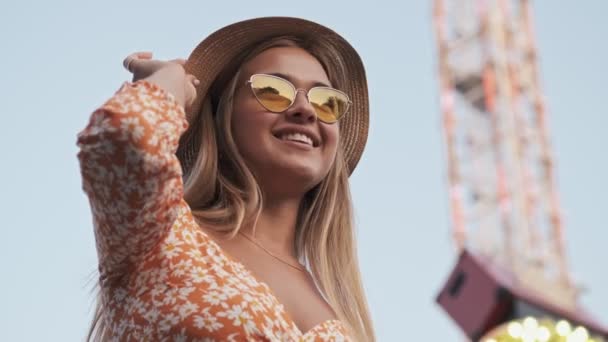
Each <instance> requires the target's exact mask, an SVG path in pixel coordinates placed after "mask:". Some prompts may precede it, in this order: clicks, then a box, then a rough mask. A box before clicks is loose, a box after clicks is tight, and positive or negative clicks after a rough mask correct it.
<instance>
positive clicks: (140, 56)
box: [130, 51, 152, 59]
mask: <svg viewBox="0 0 608 342" xmlns="http://www.w3.org/2000/svg"><path fill="white" fill-rule="evenodd" d="M130 56H133V57H135V58H137V59H151V58H152V52H151V51H140V52H135V53H132V54H131V55H130Z"/></svg>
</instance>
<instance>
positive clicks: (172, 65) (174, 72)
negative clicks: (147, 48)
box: [123, 52, 200, 111]
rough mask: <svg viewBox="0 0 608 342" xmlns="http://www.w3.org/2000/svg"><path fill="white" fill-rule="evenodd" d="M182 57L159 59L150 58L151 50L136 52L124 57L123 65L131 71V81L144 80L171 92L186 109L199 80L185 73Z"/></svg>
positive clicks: (193, 97) (193, 98) (194, 96)
mask: <svg viewBox="0 0 608 342" xmlns="http://www.w3.org/2000/svg"><path fill="white" fill-rule="evenodd" d="M185 63H186V61H185V60H183V59H174V60H170V61H160V60H154V59H152V53H151V52H136V53H133V54H130V55H129V56H127V58H125V59H124V61H123V65H124V67H125V68H126V69H127V70H129V72H131V73H133V82H135V81H139V80H146V81H148V82H151V83H154V84H156V85H158V86H159V87H161V88H163V89H164V90H165V91H167V92H169V93H171V94H172V95H173V96H174V97H175V99H176V100H177V102H178V103H179V104H180V105H181V106H182V107H183V108H184V110H186V111H187V110H188V109H189V108H190V106H192V103H193V102H194V100H195V99H196V86H197V85H199V83H200V82H199V80H197V79H196V77H194V75H191V74H188V73H186V70H185V69H184V64H185Z"/></svg>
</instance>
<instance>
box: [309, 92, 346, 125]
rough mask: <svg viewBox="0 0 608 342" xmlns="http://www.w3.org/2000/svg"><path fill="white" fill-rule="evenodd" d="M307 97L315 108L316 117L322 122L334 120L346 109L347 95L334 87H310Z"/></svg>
mask: <svg viewBox="0 0 608 342" xmlns="http://www.w3.org/2000/svg"><path fill="white" fill-rule="evenodd" d="M308 99H309V101H310V104H311V105H312V106H313V107H314V108H315V111H316V112H317V117H318V118H319V120H321V121H323V122H327V123H332V122H336V121H338V119H340V117H341V116H342V115H344V113H346V111H347V110H348V96H346V94H344V93H343V92H341V91H338V90H336V89H332V88H326V87H316V88H312V89H311V90H310V92H309V93H308Z"/></svg>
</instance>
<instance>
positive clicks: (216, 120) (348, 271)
mask: <svg viewBox="0 0 608 342" xmlns="http://www.w3.org/2000/svg"><path fill="white" fill-rule="evenodd" d="M274 47H299V48H302V49H304V50H306V51H307V52H309V53H310V54H311V55H313V56H314V57H315V58H317V59H318V60H319V62H320V63H321V64H322V65H323V67H324V69H325V71H326V73H327V75H328V77H329V80H330V82H331V83H332V85H333V86H334V87H337V88H340V85H341V84H343V82H344V81H343V80H344V77H345V67H344V61H343V60H342V57H341V56H340V54H339V53H338V52H337V50H336V49H335V48H334V47H333V45H332V44H331V42H330V41H327V40H325V39H323V37H319V38H314V39H308V40H303V39H300V38H297V37H286V36H284V37H275V38H272V39H269V40H267V41H264V42H262V43H258V44H256V45H252V47H251V49H249V50H247V51H246V52H244V53H243V54H242V55H241V56H240V57H239V58H236V59H235V60H234V61H233V63H231V64H230V65H229V66H228V67H226V68H225V69H224V70H223V71H222V73H221V74H220V75H219V76H218V78H217V80H216V82H215V83H214V85H213V86H212V88H211V90H210V91H209V95H208V96H207V97H206V98H205V99H204V100H203V105H202V109H201V111H200V113H199V115H198V116H196V117H195V118H194V122H191V126H190V127H191V129H189V130H188V131H187V132H186V133H185V134H184V135H183V136H182V144H180V147H181V146H184V145H185V144H184V142H189V143H194V144H196V146H198V151H196V153H195V158H194V161H193V162H192V165H185V164H182V167H183V169H184V199H185V200H186V202H188V204H189V206H190V208H191V209H192V213H193V215H194V216H195V218H196V219H197V220H198V221H199V222H200V223H201V224H202V225H204V226H205V227H209V228H211V229H214V230H216V231H223V232H226V233H228V234H229V235H230V236H234V235H236V234H237V233H238V231H239V230H240V229H241V228H242V227H243V225H244V224H245V223H247V222H252V221H255V219H256V218H257V216H258V215H259V213H260V212H261V210H262V208H263V196H262V191H261V189H260V187H259V185H258V183H257V181H256V179H255V177H254V175H253V174H252V172H251V171H250V170H249V169H248V167H247V165H246V164H245V161H244V159H243V158H242V157H241V155H240V153H239V151H238V148H237V146H236V144H235V142H234V139H233V137H232V130H231V118H232V108H233V98H234V94H235V92H236V90H237V81H238V80H239V76H240V73H241V67H242V65H244V63H246V62H247V61H248V60H250V59H252V58H253V57H255V56H257V55H258V54H259V53H261V52H262V51H265V50H267V49H270V48H274ZM196 129H198V131H195V130H196ZM183 153H184V151H181V150H180V149H178V153H177V154H178V156H179V155H180V154H183ZM182 160H183V158H182ZM348 175H349V171H348V169H347V164H346V161H345V160H344V156H343V152H342V148H341V147H339V148H338V151H337V155H336V158H335V161H334V163H333V165H332V167H331V169H330V171H329V173H328V174H327V176H326V177H325V178H324V180H323V181H321V183H320V184H318V185H317V186H316V187H314V188H313V189H312V190H310V191H309V192H308V193H307V194H306V195H305V196H304V199H303V201H302V203H301V205H300V210H299V213H298V220H297V227H296V240H295V248H296V252H297V254H298V257H300V258H301V259H303V260H305V261H306V262H307V263H308V265H309V266H310V269H311V272H312V275H313V278H314V280H315V282H316V284H317V286H318V287H319V289H320V291H321V292H322V294H323V295H324V297H325V298H326V299H327V301H328V303H329V305H330V306H331V307H332V309H333V310H334V312H335V313H336V315H337V317H338V319H340V320H341V321H342V322H344V323H345V325H346V326H347V329H348V330H349V332H350V333H351V334H352V335H353V337H354V339H355V340H356V341H375V336H374V330H373V325H372V320H371V315H370V312H369V308H368V305H367V301H366V298H365V293H364V290H363V285H362V281H361V273H360V271H359V265H358V261H357V259H358V258H357V250H356V239H355V231H354V224H353V216H352V204H351V197H350V190H349V183H348ZM99 299H100V298H99ZM99 299H98V303H97V312H96V315H95V319H94V321H93V325H92V327H91V330H90V332H89V340H90V339H91V336H92V335H93V331H94V330H97V332H96V333H95V335H96V338H95V339H96V340H97V339H98V338H99V337H100V336H103V335H104V334H103V333H104V331H105V329H104V328H105V324H104V323H105V322H103V307H102V303H101V301H100V300H99ZM96 326H97V327H96Z"/></svg>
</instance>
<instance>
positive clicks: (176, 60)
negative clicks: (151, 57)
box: [169, 58, 186, 66]
mask: <svg viewBox="0 0 608 342" xmlns="http://www.w3.org/2000/svg"><path fill="white" fill-rule="evenodd" d="M169 62H171V63H176V64H179V65H181V66H184V65H186V60H185V59H183V58H176V59H172V60H170V61H169Z"/></svg>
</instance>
